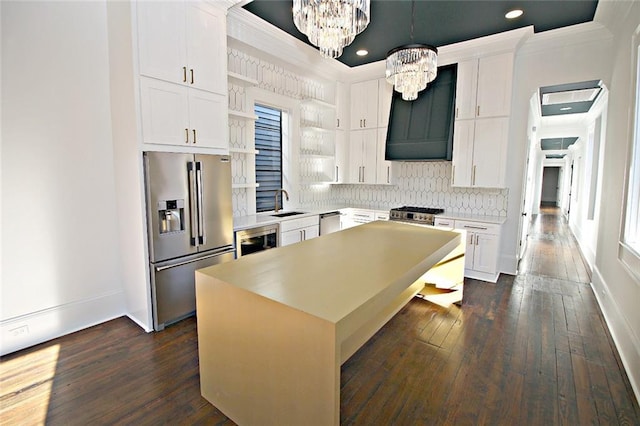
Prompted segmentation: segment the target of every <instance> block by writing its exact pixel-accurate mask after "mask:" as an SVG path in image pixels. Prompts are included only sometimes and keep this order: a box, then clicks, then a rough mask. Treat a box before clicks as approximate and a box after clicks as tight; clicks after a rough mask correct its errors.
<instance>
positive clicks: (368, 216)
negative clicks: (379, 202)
mask: <svg viewBox="0 0 640 426" xmlns="http://www.w3.org/2000/svg"><path fill="white" fill-rule="evenodd" d="M351 219H352V220H353V221H354V222H356V223H368V222H372V221H374V220H375V213H374V212H373V210H353V211H352V212H351Z"/></svg>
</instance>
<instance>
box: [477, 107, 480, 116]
mask: <svg viewBox="0 0 640 426" xmlns="http://www.w3.org/2000/svg"><path fill="white" fill-rule="evenodd" d="M476 110H477V112H476V115H477V116H478V117H480V105H478V106H477V107H476Z"/></svg>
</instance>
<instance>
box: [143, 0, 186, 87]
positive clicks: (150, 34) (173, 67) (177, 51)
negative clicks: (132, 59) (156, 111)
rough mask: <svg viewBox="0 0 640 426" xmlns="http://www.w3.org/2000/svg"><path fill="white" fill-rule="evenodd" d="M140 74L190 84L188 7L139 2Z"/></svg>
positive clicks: (177, 3) (176, 4)
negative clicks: (186, 17)
mask: <svg viewBox="0 0 640 426" xmlns="http://www.w3.org/2000/svg"><path fill="white" fill-rule="evenodd" d="M136 5H137V14H138V57H139V61H140V74H142V75H146V76H148V77H155V78H159V79H162V80H165V81H171V82H174V83H177V82H181V83H182V82H186V80H187V74H188V68H187V49H186V46H187V44H186V32H187V31H186V19H185V4H184V3H181V2H138V3H137V4H136Z"/></svg>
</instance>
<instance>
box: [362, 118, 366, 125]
mask: <svg viewBox="0 0 640 426" xmlns="http://www.w3.org/2000/svg"><path fill="white" fill-rule="evenodd" d="M362 121H363V122H364V126H362V127H367V119H366V118H365V119H364V120H362Z"/></svg>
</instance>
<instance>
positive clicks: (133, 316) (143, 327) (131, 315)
mask: <svg viewBox="0 0 640 426" xmlns="http://www.w3.org/2000/svg"><path fill="white" fill-rule="evenodd" d="M127 317H128V318H129V319H130V320H131V321H133V322H135V323H136V324H137V325H138V326H139V327H140V328H141V329H143V330H144V331H145V332H147V333H150V332H152V331H153V328H149V327H147V325H146V323H145V322H144V321H141V320H140V319H139V318H138V317H137V316H135V315H134V314H132V313H128V314H127Z"/></svg>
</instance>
